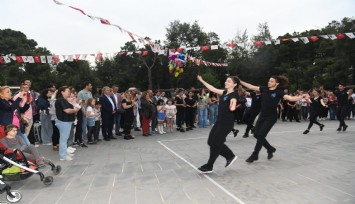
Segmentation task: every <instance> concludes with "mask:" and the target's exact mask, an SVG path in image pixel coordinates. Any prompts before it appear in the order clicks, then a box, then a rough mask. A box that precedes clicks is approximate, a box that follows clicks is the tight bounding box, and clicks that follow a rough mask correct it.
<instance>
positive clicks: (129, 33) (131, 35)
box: [127, 32, 136, 42]
mask: <svg viewBox="0 0 355 204" xmlns="http://www.w3.org/2000/svg"><path fill="white" fill-rule="evenodd" d="M127 33H128V35H129V37H131V38H132V41H134V42H136V39H134V37H133V34H132V33H131V32H127Z"/></svg>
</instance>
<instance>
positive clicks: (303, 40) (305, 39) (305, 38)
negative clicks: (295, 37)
mask: <svg viewBox="0 0 355 204" xmlns="http://www.w3.org/2000/svg"><path fill="white" fill-rule="evenodd" d="M300 39H301V41H302V42H303V43H304V44H307V43H309V40H308V38H307V37H300Z"/></svg>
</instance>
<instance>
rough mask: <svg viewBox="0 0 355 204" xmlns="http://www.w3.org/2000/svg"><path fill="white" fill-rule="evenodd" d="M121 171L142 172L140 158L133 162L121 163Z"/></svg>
mask: <svg viewBox="0 0 355 204" xmlns="http://www.w3.org/2000/svg"><path fill="white" fill-rule="evenodd" d="M122 169H123V171H122V172H123V173H127V172H132V173H142V168H141V165H140V160H137V161H135V162H125V163H123V167H122Z"/></svg>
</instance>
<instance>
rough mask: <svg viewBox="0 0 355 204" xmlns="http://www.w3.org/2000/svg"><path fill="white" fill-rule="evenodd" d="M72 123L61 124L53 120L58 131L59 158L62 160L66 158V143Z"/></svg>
mask: <svg viewBox="0 0 355 204" xmlns="http://www.w3.org/2000/svg"><path fill="white" fill-rule="evenodd" d="M72 124H73V122H63V121H60V120H58V119H56V120H55V125H56V126H57V127H58V129H59V133H60V138H59V156H60V158H62V159H64V157H66V156H67V154H68V153H67V141H68V138H69V134H70V129H71V126H72Z"/></svg>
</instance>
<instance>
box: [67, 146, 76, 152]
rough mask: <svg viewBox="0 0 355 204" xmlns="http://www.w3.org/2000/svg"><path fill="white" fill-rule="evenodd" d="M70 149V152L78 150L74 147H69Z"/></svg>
mask: <svg viewBox="0 0 355 204" xmlns="http://www.w3.org/2000/svg"><path fill="white" fill-rule="evenodd" d="M68 149H70V150H73V151H75V150H76V148H74V147H70V146H69V147H68Z"/></svg>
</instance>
